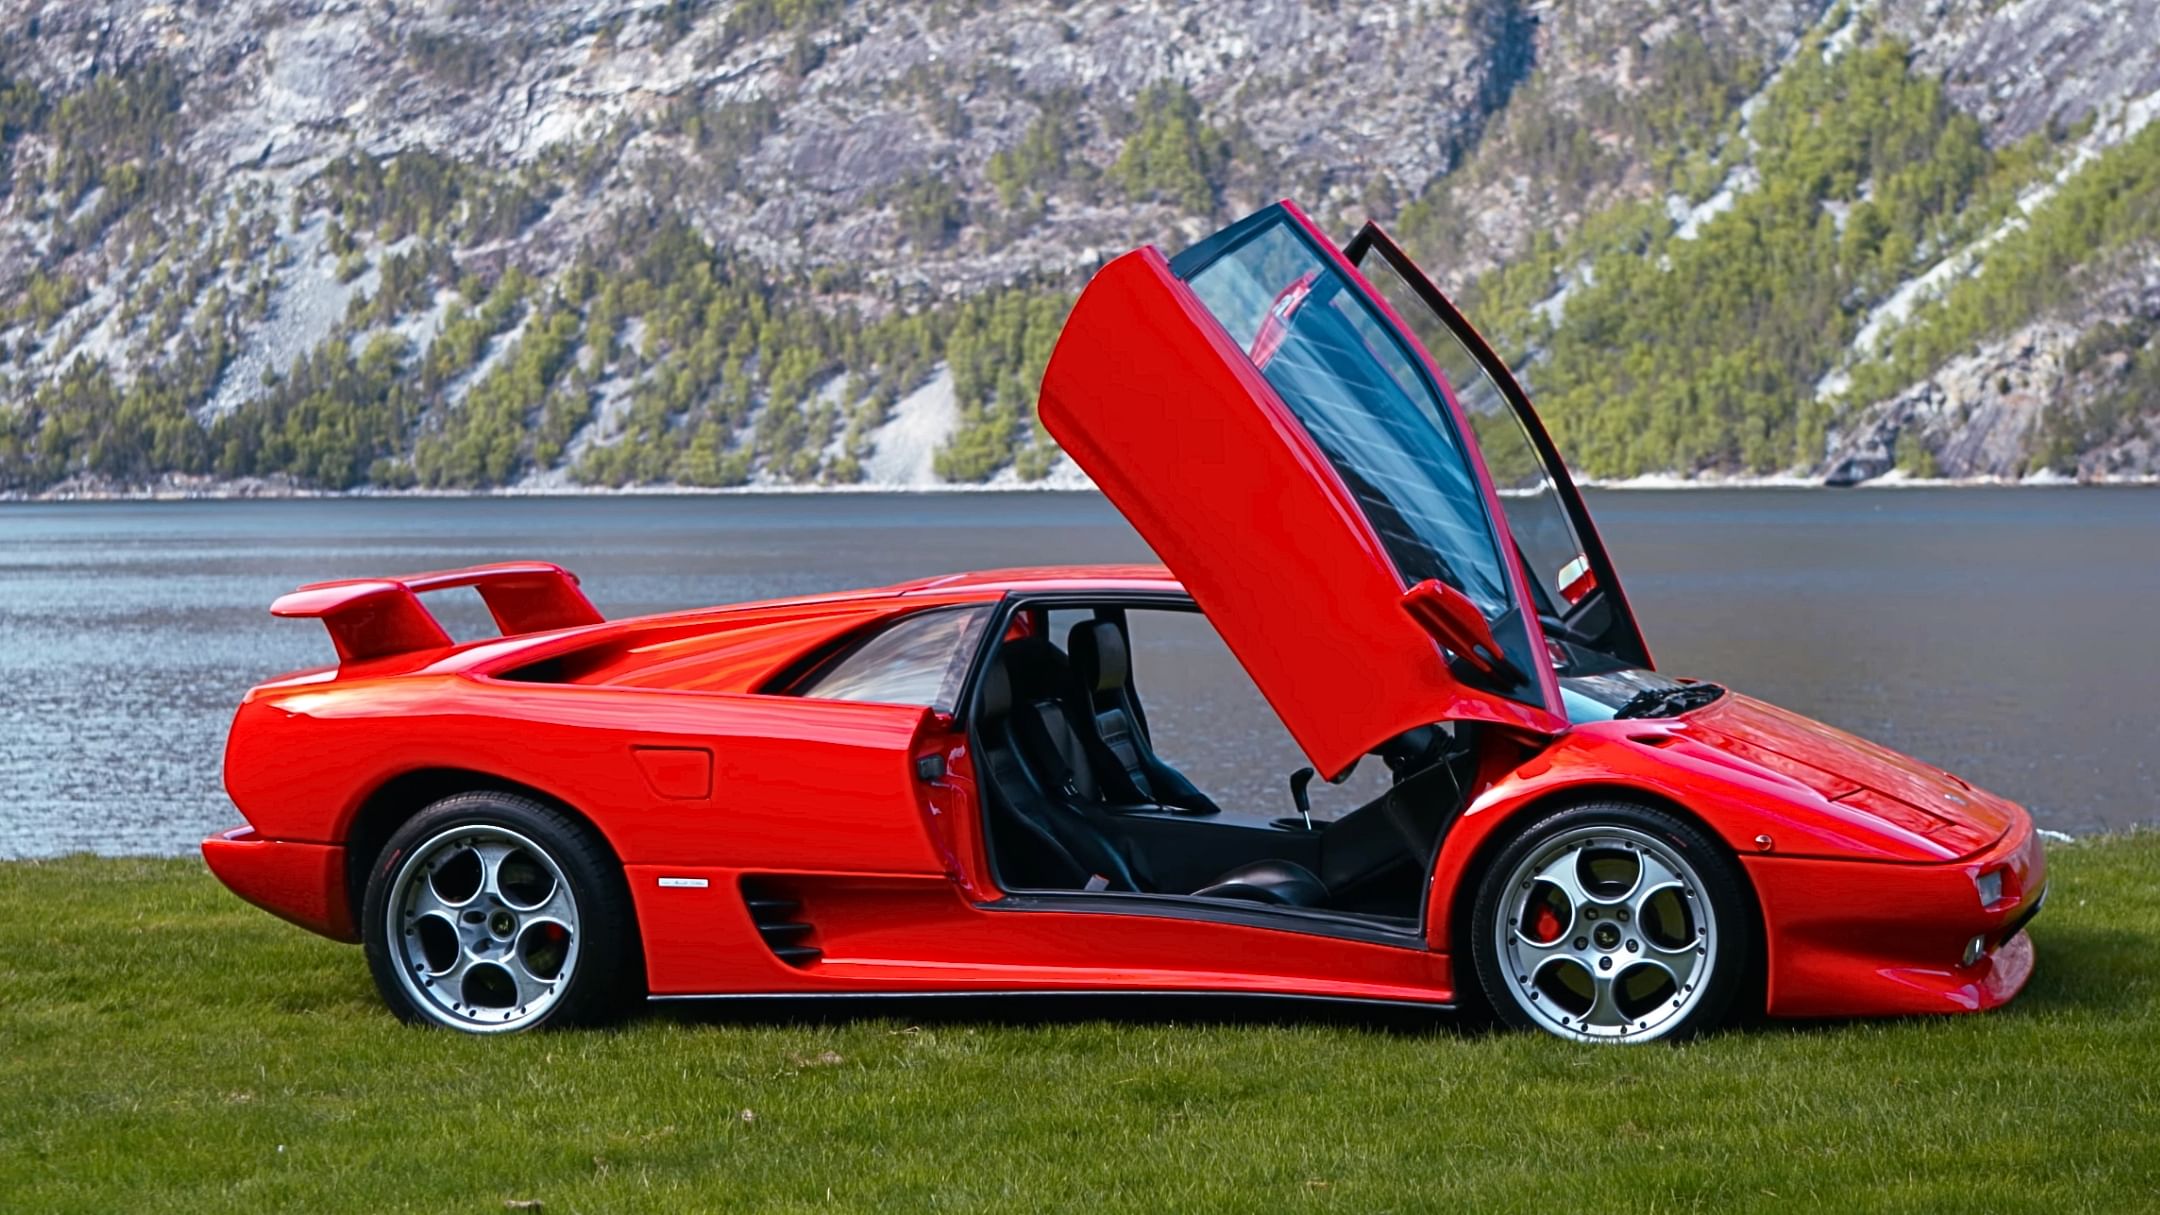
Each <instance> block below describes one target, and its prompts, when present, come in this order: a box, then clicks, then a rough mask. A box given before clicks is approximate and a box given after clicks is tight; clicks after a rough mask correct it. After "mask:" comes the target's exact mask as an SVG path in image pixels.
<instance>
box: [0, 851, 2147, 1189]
mask: <svg viewBox="0 0 2160 1215" xmlns="http://www.w3.org/2000/svg"><path fill="white" fill-rule="evenodd" d="M2051 864H2052V866H2053V874H2054V880H2055V882H2056V883H2057V884H2056V886H2055V889H2054V893H2053V895H2052V896H2051V900H2050V902H2049V905H2048V909H2047V913H2046V914H2045V915H2043V916H2041V918H2040V919H2039V921H2038V922H2037V924H2036V926H2035V929H2034V936H2035V938H2036V940H2037V943H2038V946H2039V953H2040V964H2039V973H2038V975H2037V977H2036V978H2035V979H2034V981H2033V984H2032V986H2031V988H2030V989H2029V990H2027V991H2026V993H2025V994H2024V996H2023V997H2022V998H2021V999H2019V1000H2018V1002H2017V1003H2016V1004H2014V1005H2012V1006H2011V1007H2010V1008H2008V1009H2006V1010H2004V1011H2001V1012H1997V1013H1993V1014H1990V1015H1986V1016H1978V1017H1952V1018H1940V1019H1933V1020H1925V1021H1905V1022H1895V1023H1866V1024H1853V1025H1835V1026H1821V1025H1812V1026H1799V1027H1771V1028H1767V1029H1751V1030H1744V1031H1738V1032H1732V1033H1727V1034H1723V1035H1719V1036H1717V1037H1715V1038H1713V1039H1710V1040H1707V1041H1703V1042H1698V1043H1695V1044H1692V1045H1687V1046H1679V1047H1673V1046H1654V1047H1649V1048H1636V1049H1591V1048H1584V1047H1578V1046H1570V1045H1566V1044H1563V1043H1559V1042H1554V1041H1548V1040H1544V1039H1540V1038H1533V1037H1529V1036H1523V1035H1512V1034H1470V1033H1463V1032H1458V1031H1456V1030H1455V1029H1453V1028H1451V1027H1449V1026H1447V1025H1446V1024H1444V1023H1442V1024H1433V1023H1430V1022H1424V1021H1420V1020H1418V1019H1415V1018H1411V1019H1404V1018H1390V1019H1386V1020H1382V1021H1377V1022H1376V1021H1374V1020H1371V1019H1364V1020H1360V1019H1357V1018H1355V1017H1353V1016H1346V1015H1345V1014H1341V1013H1332V1012H1312V1011H1307V1010H1293V1011H1283V1010H1281V1009H1280V1007H1279V1006H1273V1005H1270V1006H1264V1007H1263V1008H1262V1010H1261V1011H1258V1012H1255V1011H1254V1009H1255V1006H1254V1005H1253V1004H1251V1003H1249V1002H1248V1003H1241V1004H1236V1005H1228V1006H1226V1005H1224V1004H1214V1005H1202V1006H1190V1005H1177V1006H1171V1007H1168V1008H1166V1007H1165V1006H1163V1005H1160V1004H1150V1003H1146V1002H1135V1003H1132V1004H1129V1005H1126V1006H1125V1007H1123V1008H1122V1009H1121V1008H1119V1007H1118V1006H1117V1005H1115V1004H1103V1003H1100V1002H1098V1003H1096V1004H1093V1005H1089V1006H1087V1007H1086V1008H1085V1009H1084V1010H1082V1011H1080V1012H1077V1013H1076V1012H1074V1011H1072V1010H1071V1009H1069V1008H1059V1007H1058V1006H1054V1005H1053V1006H1052V1010H1053V1011H1052V1012H1050V1013H1048V1014H1046V1013H1045V1012H1044V1010H1043V1006H1042V1005H1041V1004H1039V1003H1031V1002H1004V1003H1001V1004H999V1005H995V1006H984V1005H981V1004H960V1005H957V1006H955V1005H952V1004H946V1005H941V1006H938V1007H936V1008H933V1009H927V1010H926V1009H920V1008H910V1009H909V1010H908V1011H907V1012H906V1013H905V1015H903V1016H900V1017H897V1018H896V1017H894V1016H893V1015H892V1014H891V1011H890V1008H889V1006H887V1007H880V1008H878V1009H875V1010H872V1011H871V1012H866V1013H864V1015H863V1016H862V1018H861V1019H848V1018H847V1017H845V1016H832V1017H829V1019H826V1020H822V1021H805V1020H798V1019H794V1018H797V1017H799V1016H801V1015H802V1014H801V1013H799V1012H798V1011H794V1010H790V1009H788V1008H781V1009H779V1010H778V1011H773V1010H771V1009H765V1010H760V1011H754V1012H752V1013H750V1014H747V1015H746V1014H744V1013H741V1012H735V1013H732V1014H730V1015H729V1016H727V1017H726V1018H724V1019H712V1018H705V1019H692V1018H684V1017H676V1016H661V1015H650V1016H645V1017H641V1018H639V1019H637V1020H635V1021H633V1022H632V1023H631V1024H629V1025H628V1026H627V1027H625V1028H623V1029H621V1030H618V1031H611V1032H569V1033H555V1034H541V1035H527V1036H524V1037H518V1038H510V1039H502V1040H477V1039H472V1038H466V1037H460V1036H457V1035H453V1034H449V1033H440V1032H426V1031H419V1030H412V1029H406V1028H403V1027H401V1026H399V1025H398V1024H397V1023H395V1022H394V1021H393V1020H392V1019H391V1017H390V1016H389V1014H388V1013H386V1012H385V1011H383V1009H382V1007H381V1006H380V1005H379V1004H378V1003H377V1002H376V997H375V993H374V990H373V988H372V987H371V986H370V985H369V983H368V979H367V974H366V969H365V965H364V963H363V962H362V960H361V957H360V952H359V950H357V949H351V948H345V947H340V946H336V945H332V944H330V943H328V942H325V941H321V940H318V939H316V938H314V937H311V936H308V935H307V934H305V933H303V932H301V931H300V930H299V929H296V928H291V927H288V926H286V925H284V924H282V923H279V922H277V921H275V920H273V919H271V918H270V917H269V916H267V915H265V914H263V913H261V912H258V911H255V910H254V909H252V908H249V907H246V906H244V905H242V904H241V903H240V902H239V900H237V899H235V898H233V897H231V896H230V895H228V894H226V893H225V891H224V890H223V889H222V888H220V887H219V886H218V885H217V884H216V883H215V882H214V881H213V880H212V879H211V878H210V877H209V876H208V875H207V874H206V873H204V871H203V870H202V867H201V866H200V865H199V864H196V863H194V862H190V861H115V860H91V859H70V860H65V861H58V862H52V863H47V864H9V865H0V1210H6V1211H43V1210H80V1211H96V1212H101V1213H104V1212H113V1211H130V1210H138V1209H149V1208H152V1207H153V1206H154V1207H156V1208H158V1209H173V1208H179V1209H212V1210H230V1209H253V1208H299V1209H314V1210H330V1209H336V1210H367V1211H379V1210H419V1211H498V1212H499V1211H504V1210H511V1209H529V1208H528V1207H526V1206H524V1204H526V1203H530V1202H535V1201H537V1202H539V1203H542V1204H544V1209H545V1210H546V1211H550V1212H569V1211H626V1210H662V1211H681V1210H706V1209H756V1210H789V1209H796V1208H826V1207H835V1208H863V1207H871V1206H881V1205H882V1206H893V1207H898V1208H903V1209H927V1208H934V1209H939V1210H945V1209H992V1210H998V1211H1030V1210H1040V1209H1065V1210H1141V1211H1162V1210H1180V1211H1183V1210H1221V1211H1254V1210H1262V1209H1291V1210H1305V1209H1315V1210H1342V1211H1359V1212H1364V1211H1381V1210H1403V1211H1410V1210H1470V1211H1482V1210H1494V1209H1522V1210H1535V1211H1538V1212H1541V1213H1544V1215H1566V1213H1569V1212H1577V1211H1581V1212H1596V1211H1623V1210H1624V1211H1648V1210H1673V1209H1710V1210H1724V1209H1730V1208H1733V1207H1770V1206H1802V1207H1817V1208H1836V1209H1906V1208H1926V1209H1941V1210H1955V1211H1959V1212H1981V1211H1989V1212H1992V1211H2003V1210H2019V1209H2023V1210H2048V1211H2057V1210H2071V1209H2085V1210H2108V1211H2116V1210H2131V1209H2154V1208H2155V1207H2156V1206H2160V1015H2156V1014H2160V834H2145V835H2140V836H2134V837H2130V838H2126V839H2116V840H2108V841H2097V842H2087V843H2081V844H2076V845H2064V846H2058V847H2057V848H2055V849H2054V851H2053V854H2052V856H2051ZM1269 1010H1272V1011H1269ZM1121 1012H1122V1013H1123V1014H1124V1015H1122V1016H1120V1015H1118V1014H1119V1013H1121ZM872 1013H874V1014H875V1015H872ZM1113 1018H1115V1019H1113Z"/></svg>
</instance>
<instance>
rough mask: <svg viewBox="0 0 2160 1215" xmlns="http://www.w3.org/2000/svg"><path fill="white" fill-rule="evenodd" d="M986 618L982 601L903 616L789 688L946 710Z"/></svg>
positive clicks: (825, 695)
mask: <svg viewBox="0 0 2160 1215" xmlns="http://www.w3.org/2000/svg"><path fill="white" fill-rule="evenodd" d="M989 620H990V607H989V605H987V604H984V605H980V606H971V607H957V608H931V609H929V610H926V611H921V612H916V613H914V614H913V615H910V616H904V617H902V618H901V619H899V620H897V621H895V622H893V623H891V624H889V625H886V626H885V627H884V628H883V629H880V630H879V631H877V632H875V633H873V634H871V635H870V636H869V637H867V638H865V639H863V640H861V641H858V642H856V643H855V644H854V645H853V646H850V647H849V648H847V649H844V650H842V651H841V652H840V653H839V654H837V655H835V656H834V657H832V658H831V659H828V660H827V661H826V662H825V663H823V664H821V665H820V666H818V667H817V668H816V669H815V670H813V671H811V672H810V674H808V675H806V676H804V677H803V679H802V680H801V681H800V682H798V683H797V684H796V685H795V687H794V688H793V689H792V690H793V692H794V693H795V695H797V696H810V697H817V698H820V699H824V700H867V701H875V702H877V703H880V704H895V705H923V706H926V707H928V708H932V709H936V710H937V711H939V712H941V713H950V712H952V711H953V705H954V703H955V702H956V701H957V700H958V698H959V695H960V682H961V680H963V679H965V678H966V677H967V668H968V661H969V660H970V659H971V658H973V657H974V655H975V650H976V647H977V645H978V643H979V642H980V641H981V640H982V632H983V627H984V625H986V624H988V623H989Z"/></svg>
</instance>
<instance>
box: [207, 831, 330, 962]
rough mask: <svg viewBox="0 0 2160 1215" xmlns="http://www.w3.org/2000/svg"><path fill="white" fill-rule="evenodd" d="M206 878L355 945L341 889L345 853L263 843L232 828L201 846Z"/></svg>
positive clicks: (316, 846)
mask: <svg viewBox="0 0 2160 1215" xmlns="http://www.w3.org/2000/svg"><path fill="white" fill-rule="evenodd" d="M202 853H203V860H204V861H205V862H207V863H208V864H209V866H210V872H212V873H214V874H216V875H217V879H218V880H219V881H221V882H223V883H225V885H226V887H227V888H228V889H230V890H231V891H232V892H233V893H234V894H237V895H239V896H240V897H241V898H243V899H246V900H247V901H248V902H250V903H253V904H255V905H256V906H257V907H260V908H262V909H263V910H264V911H267V912H269V913H270V914H272V915H275V916H278V917H280V918H281V919H286V920H291V921H292V922H293V923H295V924H298V925H299V926H301V927H302V928H305V929H307V930H308V931H310V932H318V933H321V934H322V935H324V936H326V937H329V938H330V939H332V940H334V941H345V942H348V943H352V942H357V941H359V939H360V933H359V932H358V931H357V930H356V929H355V927H354V925H353V916H352V900H351V899H350V898H349V897H348V896H347V893H346V885H345V850H344V849H343V848H340V847H337V846H336V845H333V844H296V843H292V842H289V841H286V840H272V839H264V838H263V837H262V836H260V835H257V834H256V833H255V829H254V828H253V827H235V828H233V829H232V830H230V831H222V832H219V833H218V834H216V835H213V836H211V837H210V838H209V839H206V840H204V841H203V843H202Z"/></svg>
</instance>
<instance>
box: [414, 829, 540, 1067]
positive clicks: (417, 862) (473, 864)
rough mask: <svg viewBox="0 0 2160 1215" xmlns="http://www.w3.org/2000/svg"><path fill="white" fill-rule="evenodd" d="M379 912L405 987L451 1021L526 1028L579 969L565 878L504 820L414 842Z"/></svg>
mask: <svg viewBox="0 0 2160 1215" xmlns="http://www.w3.org/2000/svg"><path fill="white" fill-rule="evenodd" d="M384 914H385V916H386V917H387V920H388V922H387V924H386V925H385V927H386V928H387V929H388V932H387V934H386V939H387V940H388V941H389V942H390V945H391V952H392V955H393V956H394V958H395V959H396V963H397V972H398V979H399V981H400V982H402V983H403V984H404V986H405V991H406V993H407V994H408V995H410V996H411V997H412V1000H413V1003H414V1005H415V1006H416V1007H418V1008H419V1009H420V1010H421V1011H422V1012H424V1013H426V1014H427V1015H428V1016H429V1017H430V1018H432V1019H434V1020H435V1021H437V1022H439V1023H441V1024H443V1025H447V1026H450V1027H451V1028H453V1029H462V1030H468V1031H473V1032H480V1033H497V1032H502V1031H506V1030H516V1029H523V1028H525V1027H526V1026H528V1025H531V1024H533V1023H534V1022H536V1021H538V1020H539V1019H540V1018H541V1017H543V1016H545V1015H547V1011H548V1009H550V1008H552V1007H553V1006H554V1005H555V1002H556V1001H557V1000H558V999H560V998H561V997H562V993H563V991H564V990H565V989H567V988H568V987H569V984H570V978H571V976H572V975H573V974H575V973H576V969H577V960H578V913H577V898H576V896H575V895H573V894H572V893H571V890H570V883H569V880H568V879H567V878H565V877H564V876H563V871H562V866H561V865H559V864H557V863H556V861H555V858H554V857H551V856H549V855H548V854H547V851H546V850H545V849H543V848H541V847H540V845H538V844H536V843H534V842H533V841H531V840H530V839H527V838H526V837H524V836H523V835H520V834H518V833H517V832H515V831H512V830H510V829H508V828H506V827H495V826H482V825H470V826H463V827H453V828H450V829H449V830H447V831H443V832H440V833H439V834H436V835H434V836H432V837H430V838H429V839H428V840H427V842H425V843H423V844H421V845H420V846H419V847H417V848H415V849H413V850H412V853H411V855H410V856H408V857H407V858H406V860H405V863H404V865H403V866H402V867H401V868H400V869H399V870H398V874H397V880H396V882H395V883H394V884H393V885H392V887H391V889H390V898H389V900H388V902H387V904H386V909H385V912H384Z"/></svg>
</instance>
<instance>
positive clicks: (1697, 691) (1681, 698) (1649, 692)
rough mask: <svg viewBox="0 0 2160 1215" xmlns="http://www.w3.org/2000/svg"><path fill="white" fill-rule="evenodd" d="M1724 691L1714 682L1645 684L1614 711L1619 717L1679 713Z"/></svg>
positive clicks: (1677, 714)
mask: <svg viewBox="0 0 2160 1215" xmlns="http://www.w3.org/2000/svg"><path fill="white" fill-rule="evenodd" d="M1724 694H1725V689H1723V688H1721V687H1719V686H1718V685H1716V684H1714V683H1684V684H1681V685H1680V686H1679V687H1677V688H1645V689H1643V690H1642V691H1640V692H1637V693H1635V695H1633V696H1631V697H1629V698H1628V702H1627V703H1626V704H1624V705H1621V706H1620V708H1619V709H1618V710H1616V711H1615V712H1614V713H1613V716H1614V717H1616V718H1622V717H1678V716H1679V715H1680V714H1682V713H1685V712H1687V711H1689V710H1690V709H1700V708H1702V707H1703V706H1704V705H1706V704H1709V703H1710V702H1711V701H1713V700H1716V699H1717V698H1718V697H1720V696H1723V695H1724Z"/></svg>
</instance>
